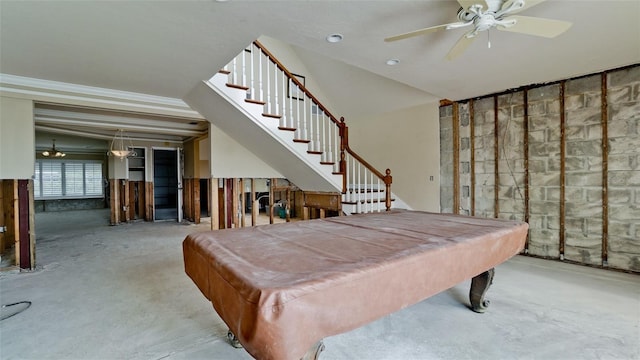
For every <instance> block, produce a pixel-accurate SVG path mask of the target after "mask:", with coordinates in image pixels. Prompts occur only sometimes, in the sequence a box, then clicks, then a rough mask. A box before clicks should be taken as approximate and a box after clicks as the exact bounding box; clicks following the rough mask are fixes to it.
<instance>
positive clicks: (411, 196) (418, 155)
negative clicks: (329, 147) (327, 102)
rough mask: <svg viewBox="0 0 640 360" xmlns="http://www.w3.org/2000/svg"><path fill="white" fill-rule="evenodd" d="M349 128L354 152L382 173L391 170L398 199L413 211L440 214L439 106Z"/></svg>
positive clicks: (359, 122) (379, 117) (371, 119)
mask: <svg viewBox="0 0 640 360" xmlns="http://www.w3.org/2000/svg"><path fill="white" fill-rule="evenodd" d="M347 126H349V141H350V147H351V149H352V150H354V151H355V152H357V153H358V154H359V155H361V156H362V157H363V158H364V159H365V160H367V161H369V163H371V165H373V166H374V167H376V168H377V169H378V170H380V171H382V172H384V170H385V169H386V168H390V169H391V175H392V176H393V184H392V186H391V191H392V192H393V193H394V194H395V195H396V197H397V198H399V199H401V200H402V201H404V202H405V203H406V204H407V205H408V206H409V207H410V208H411V209H414V210H425V211H434V212H439V211H440V189H439V187H440V182H439V173H440V162H439V161H440V160H439V159H440V135H439V134H440V132H439V104H438V103H431V104H426V105H420V106H416V107H413V108H409V109H404V110H400V111H396V112H392V113H387V114H381V115H377V116H371V117H366V118H353V119H351V120H350V121H349V122H348V123H347ZM431 177H433V180H431V179H432V178H431Z"/></svg>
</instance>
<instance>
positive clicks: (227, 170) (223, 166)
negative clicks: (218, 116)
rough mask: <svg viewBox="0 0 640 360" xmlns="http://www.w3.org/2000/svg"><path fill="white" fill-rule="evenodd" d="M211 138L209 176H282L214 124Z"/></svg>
mask: <svg viewBox="0 0 640 360" xmlns="http://www.w3.org/2000/svg"><path fill="white" fill-rule="evenodd" d="M209 136H210V138H211V177H214V178H242V177H244V178H282V177H283V176H282V175H281V174H280V173H279V172H277V171H276V170H274V169H273V168H271V166H269V165H267V164H266V163H265V162H264V161H262V160H261V159H259V158H258V157H257V156H256V155H254V154H253V153H252V152H250V151H249V150H247V148H245V147H244V146H242V145H241V144H239V143H238V142H237V141H235V140H234V139H232V138H231V137H229V135H227V134H225V133H224V132H222V130H220V129H218V128H217V127H215V126H214V125H210V126H209Z"/></svg>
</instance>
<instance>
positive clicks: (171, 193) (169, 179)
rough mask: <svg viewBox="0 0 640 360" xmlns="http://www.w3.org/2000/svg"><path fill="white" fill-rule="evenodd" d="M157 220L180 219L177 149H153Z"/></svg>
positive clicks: (154, 195) (154, 196) (154, 194)
mask: <svg viewBox="0 0 640 360" xmlns="http://www.w3.org/2000/svg"><path fill="white" fill-rule="evenodd" d="M153 198H154V204H155V210H156V211H155V220H177V219H178V156H177V152H176V151H175V150H158V149H154V150H153Z"/></svg>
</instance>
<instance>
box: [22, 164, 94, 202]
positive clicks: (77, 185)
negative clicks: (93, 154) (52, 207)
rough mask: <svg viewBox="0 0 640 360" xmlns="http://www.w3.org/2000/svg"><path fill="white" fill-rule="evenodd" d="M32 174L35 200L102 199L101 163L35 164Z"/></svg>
mask: <svg viewBox="0 0 640 360" xmlns="http://www.w3.org/2000/svg"><path fill="white" fill-rule="evenodd" d="M34 170H35V171H34V174H35V177H34V180H33V187H34V197H35V198H36V199H38V198H40V199H42V198H58V199H59V198H65V197H72V198H82V197H97V196H103V195H104V188H103V186H102V182H103V178H102V163H101V162H97V161H88V162H85V161H66V162H63V161H55V160H38V161H36V166H35V169H34Z"/></svg>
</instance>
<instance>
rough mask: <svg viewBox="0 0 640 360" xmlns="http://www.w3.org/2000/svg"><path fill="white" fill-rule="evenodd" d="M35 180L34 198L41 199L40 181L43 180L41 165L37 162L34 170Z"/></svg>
mask: <svg viewBox="0 0 640 360" xmlns="http://www.w3.org/2000/svg"><path fill="white" fill-rule="evenodd" d="M34 174H35V176H34V178H33V196H34V197H37V198H38V197H40V186H41V185H40V184H41V183H42V182H41V181H40V179H41V178H42V176H41V174H40V163H39V162H36V165H35V169H34Z"/></svg>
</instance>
